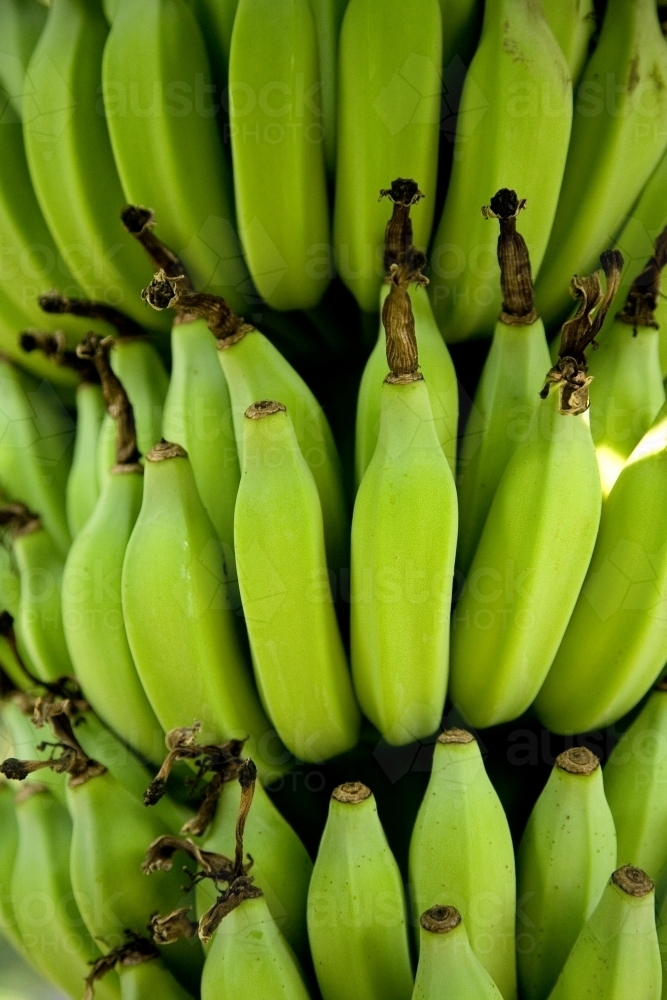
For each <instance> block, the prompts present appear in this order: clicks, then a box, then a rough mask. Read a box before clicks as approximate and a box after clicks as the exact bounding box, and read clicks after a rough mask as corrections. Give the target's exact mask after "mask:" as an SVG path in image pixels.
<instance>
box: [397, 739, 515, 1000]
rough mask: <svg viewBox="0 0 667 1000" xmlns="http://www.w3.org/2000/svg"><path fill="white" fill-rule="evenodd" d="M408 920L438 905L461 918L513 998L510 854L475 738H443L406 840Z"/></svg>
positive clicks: (493, 975)
mask: <svg viewBox="0 0 667 1000" xmlns="http://www.w3.org/2000/svg"><path fill="white" fill-rule="evenodd" d="M409 870H410V887H411V892H412V908H413V915H414V916H415V918H417V915H418V914H420V913H423V912H424V910H427V909H428V908H429V907H431V906H436V905H441V904H438V903H437V902H436V900H438V899H449V900H450V904H448V905H452V906H455V907H456V908H457V910H458V911H459V912H460V913H461V914H462V916H463V919H464V921H465V924H466V928H467V930H468V935H469V938H470V946H471V948H472V950H473V952H474V953H475V955H476V956H477V958H478V959H479V960H480V962H481V963H482V965H483V966H484V968H485V969H486V971H487V972H488V973H489V975H490V976H491V978H492V979H493V980H494V982H495V984H496V986H497V987H498V989H499V990H500V992H501V993H502V995H503V997H504V998H505V1000H514V998H516V995H517V993H516V989H517V987H516V959H515V954H514V915H515V909H516V903H515V896H516V888H515V874H514V851H513V849H512V838H511V836H510V831H509V827H508V825H507V819H506V817H505V813H504V812H503V807H502V805H501V804H500V799H499V798H498V796H497V794H496V792H495V790H494V788H493V785H492V784H491V782H490V781H489V778H488V776H487V774H486V771H485V770H484V762H483V760H482V756H481V753H480V749H479V745H478V744H477V741H476V740H475V738H474V737H473V736H472V735H471V734H470V733H468V732H466V731H465V730H462V729H449V730H446V731H445V732H444V733H442V734H441V735H440V736H439V737H438V740H437V743H436V745H435V755H434V758H433V770H432V772H431V777H430V780H429V785H428V788H427V790H426V794H425V796H424V800H423V802H422V805H421V807H420V810H419V814H418V816H417V820H416V822H415V827H414V830H413V833H412V839H411V841H410V868H409Z"/></svg>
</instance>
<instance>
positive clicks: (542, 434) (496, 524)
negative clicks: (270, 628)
mask: <svg viewBox="0 0 667 1000" xmlns="http://www.w3.org/2000/svg"><path fill="white" fill-rule="evenodd" d="M601 261H602V265H603V268H604V270H605V274H606V275H607V290H606V293H605V295H604V296H603V294H602V290H601V286H600V275H599V273H598V272H596V273H595V274H593V275H590V276H589V277H587V278H581V279H580V278H576V279H575V280H574V282H573V291H574V293H575V294H576V295H577V296H578V297H579V298H580V305H579V309H578V311H577V314H576V316H575V317H574V318H573V319H572V320H570V321H569V322H568V323H566V324H565V325H564V326H563V331H562V338H561V348H560V360H559V362H558V363H557V364H556V365H555V366H554V367H553V368H552V369H551V371H550V372H548V374H547V379H546V382H545V386H544V389H543V390H542V393H541V395H542V397H543V399H544V402H542V403H540V405H539V406H538V408H537V410H536V411H535V413H534V414H533V418H532V420H531V424H530V427H529V429H528V433H527V435H526V440H525V441H523V442H522V443H521V444H520V445H519V447H518V448H517V449H516V451H515V452H514V454H513V456H512V458H511V459H510V461H509V464H508V465H507V468H506V469H505V472H504V473H503V476H502V479H501V480H500V483H499V485H498V488H497V490H496V493H495V496H494V498H493V501H492V503H491V506H490V508H489V513H488V516H487V519H486V523H485V524H484V528H483V530H482V534H481V537H480V540H479V544H478V546H477V550H476V552H475V556H474V558H473V561H472V564H471V566H470V571H469V573H468V577H467V580H466V587H465V590H464V591H463V595H462V597H461V600H460V601H459V603H458V605H457V607H456V609H455V612H454V617H453V620H452V646H451V682H450V696H451V698H452V700H453V702H454V703H455V704H456V705H457V706H458V708H459V710H460V711H461V712H462V713H463V716H464V718H466V719H467V720H468V721H469V722H470V724H471V725H474V726H480V727H484V726H491V725H495V724H497V723H499V722H506V721H508V720H510V719H514V718H516V717H517V716H519V715H521V713H522V712H524V711H525V710H526V709H527V708H528V706H529V705H530V704H531V702H532V701H533V699H534V698H535V696H536V695H537V693H538V691H539V690H540V687H541V686H542V683H543V682H544V679H545V677H546V675H547V673H548V671H549V668H550V667H551V664H552V662H553V659H554V657H555V656H556V653H557V651H558V646H559V644H560V641H561V639H562V637H563V634H564V633H565V629H566V627H567V623H568V621H569V619H570V615H571V614H572V611H573V609H574V606H575V604H576V601H577V595H578V594H579V590H580V589H581V585H582V584H583V582H584V577H585V575H586V570H587V569H588V564H589V562H590V559H591V555H592V553H593V547H594V545H595V539H596V536H597V531H598V524H599V521H600V508H601V501H602V496H601V489H600V476H599V473H598V467H597V460H596V457H595V448H594V446H593V441H592V438H591V432H590V426H589V423H588V418H587V417H586V415H585V414H586V410H587V408H588V395H587V389H588V384H589V381H590V380H589V379H588V377H587V375H586V370H587V369H586V356H585V348H586V346H587V345H588V344H589V343H590V342H591V339H593V338H594V337H595V334H596V333H597V331H598V329H599V328H600V326H601V325H602V321H603V319H604V316H605V314H606V310H607V309H608V308H609V304H610V302H611V299H612V297H613V295H614V292H615V290H616V286H617V282H618V278H619V277H620V271H621V264H622V258H621V256H620V254H619V253H618V251H609V252H608V253H606V254H603V256H602V258H601ZM552 384H555V385H557V386H558V387H559V388H558V391H557V392H552V393H550V387H551V385H552ZM565 483H567V488H566V489H565V490H564V486H565ZM554 579H557V580H558V587H557V588H555V589H554V586H553V581H554ZM577 700H578V699H577Z"/></svg>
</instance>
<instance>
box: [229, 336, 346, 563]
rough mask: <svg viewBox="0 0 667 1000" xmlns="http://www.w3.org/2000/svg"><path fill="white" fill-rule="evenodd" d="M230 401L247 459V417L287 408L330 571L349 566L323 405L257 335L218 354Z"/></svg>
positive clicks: (338, 481) (333, 451) (335, 460)
mask: <svg viewBox="0 0 667 1000" xmlns="http://www.w3.org/2000/svg"><path fill="white" fill-rule="evenodd" d="M218 359H219V361H220V364H221V365H222V370H223V372H224V373H225V378H226V379H227V385H228V387H229V394H230V396H231V400H232V417H233V420H234V431H235V434H236V446H237V448H238V453H239V457H240V460H241V462H242V456H243V435H244V424H245V423H246V422H247V421H246V420H245V417H244V414H245V411H246V410H247V409H248V407H249V406H251V405H252V404H253V403H256V402H257V401H258V400H260V399H275V400H278V401H279V402H281V403H282V404H283V405H284V406H286V407H287V412H288V413H289V415H290V418H291V420H292V424H293V426H294V431H295V434H296V437H297V441H298V442H299V447H300V448H301V451H302V452H303V456H304V458H305V460H306V462H307V463H308V466H309V468H310V471H311V472H312V474H313V477H314V479H315V484H316V486H317V490H318V493H319V495H320V503H321V505H322V517H323V519H324V533H325V541H326V548H327V561H328V564H329V566H330V567H331V568H332V569H338V568H339V567H341V566H346V565H347V559H348V554H347V553H348V549H349V544H350V542H349V522H348V515H347V509H346V503H345V496H344V493H343V485H342V475H341V469H340V460H339V458H338V453H337V451H336V445H335V443H334V439H333V435H332V433H331V428H330V427H329V423H328V421H327V418H326V417H325V415H324V413H323V411H322V408H321V406H320V404H319V403H318V402H317V400H316V399H315V396H314V395H313V394H312V392H311V391H310V389H309V388H308V386H307V385H306V383H305V382H304V380H303V379H302V378H301V376H300V375H299V374H297V372H296V371H295V370H294V369H293V368H292V366H291V365H290V363H289V362H288V361H286V360H285V358H284V357H283V356H282V354H281V353H280V351H278V350H277V349H276V348H275V347H274V346H273V344H272V343H271V342H270V340H268V339H267V338H266V337H265V336H264V334H262V333H260V332H259V331H258V330H253V331H252V332H250V333H247V334H246V335H245V337H243V338H242V339H241V340H240V341H238V343H236V344H233V345H232V346H231V347H228V348H225V349H224V350H221V351H218Z"/></svg>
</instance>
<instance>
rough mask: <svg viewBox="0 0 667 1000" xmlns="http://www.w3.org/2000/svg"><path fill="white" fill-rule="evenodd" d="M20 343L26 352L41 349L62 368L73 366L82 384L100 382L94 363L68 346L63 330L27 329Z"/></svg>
mask: <svg viewBox="0 0 667 1000" xmlns="http://www.w3.org/2000/svg"><path fill="white" fill-rule="evenodd" d="M19 343H20V344H21V347H22V348H23V350H24V351H25V352H26V354H30V353H32V351H41V352H42V354H44V355H45V356H46V357H47V358H50V359H51V360H52V361H53V363H54V364H56V365H58V366H59V367H61V368H71V369H72V371H75V372H77V373H78V374H79V376H80V377H81V384H83V383H88V384H99V381H100V378H99V375H98V374H97V371H96V369H95V366H94V365H91V364H90V362H88V361H87V360H86V359H85V358H80V357H79V356H78V354H77V353H76V351H72V350H70V349H69V348H68V347H67V346H66V340H65V334H64V333H63V332H62V330H56V331H55V332H54V333H46V332H44V331H41V330H25V331H24V332H23V333H22V334H20V337H19Z"/></svg>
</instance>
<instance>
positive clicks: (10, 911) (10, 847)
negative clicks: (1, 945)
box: [0, 779, 28, 957]
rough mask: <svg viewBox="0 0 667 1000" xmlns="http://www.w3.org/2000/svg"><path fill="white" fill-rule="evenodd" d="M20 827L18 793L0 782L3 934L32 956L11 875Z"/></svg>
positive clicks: (0, 928)
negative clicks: (18, 917)
mask: <svg viewBox="0 0 667 1000" xmlns="http://www.w3.org/2000/svg"><path fill="white" fill-rule="evenodd" d="M18 843H19V827H18V822H17V819H16V810H15V808H14V790H13V788H12V787H11V785H10V784H9V782H8V781H5V780H4V779H3V780H2V781H0V934H2V936H3V937H4V938H6V939H7V940H8V941H9V943H10V944H11V946H12V948H13V949H14V951H16V952H18V953H19V955H21V956H23V957H28V952H27V951H26V949H25V947H24V945H23V941H22V940H21V935H20V933H19V929H18V925H17V923H16V913H15V911H14V906H13V903H12V895H11V873H12V871H13V870H14V865H15V864H16V853H17V850H18Z"/></svg>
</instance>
